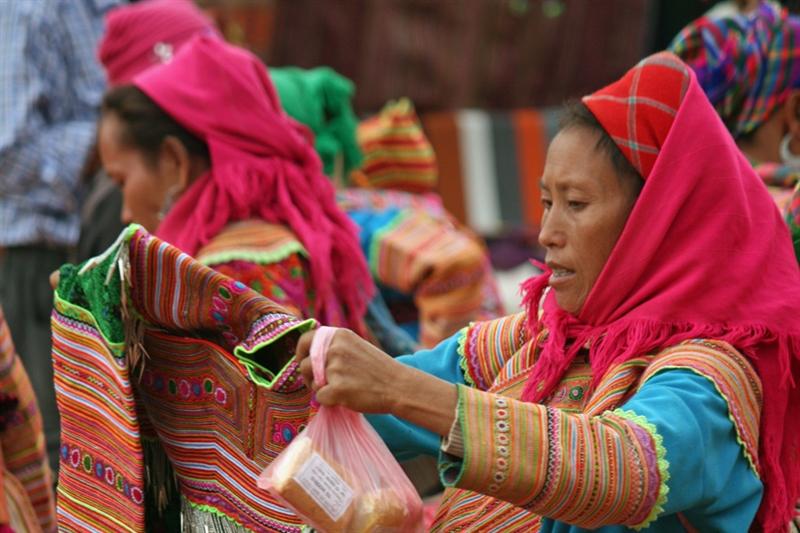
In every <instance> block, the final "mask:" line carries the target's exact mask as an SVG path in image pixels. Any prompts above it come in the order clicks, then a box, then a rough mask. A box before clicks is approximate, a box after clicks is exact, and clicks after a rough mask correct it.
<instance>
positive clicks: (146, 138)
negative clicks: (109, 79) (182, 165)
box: [101, 85, 210, 164]
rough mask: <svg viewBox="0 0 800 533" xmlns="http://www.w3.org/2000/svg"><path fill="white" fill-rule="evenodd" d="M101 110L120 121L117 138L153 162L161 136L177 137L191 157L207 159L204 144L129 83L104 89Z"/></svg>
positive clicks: (159, 147) (155, 158) (158, 148)
mask: <svg viewBox="0 0 800 533" xmlns="http://www.w3.org/2000/svg"><path fill="white" fill-rule="evenodd" d="M101 110H102V112H103V113H104V114H105V113H114V114H115V115H116V116H117V117H118V118H119V119H120V120H121V121H122V123H123V126H124V127H123V131H122V134H121V135H122V138H121V139H120V142H122V143H124V144H125V145H127V146H132V147H134V148H137V149H139V150H141V151H142V152H143V153H144V157H145V160H146V161H147V162H148V163H150V164H155V162H156V161H157V160H158V154H159V151H160V149H161V145H162V143H163V142H164V139H166V138H167V137H170V136H171V137H175V138H177V139H178V140H179V141H180V142H181V143H182V144H183V146H185V147H186V151H187V152H189V156H191V157H201V158H203V159H204V160H205V161H206V162H209V161H210V157H209V153H208V145H207V144H206V143H205V142H203V141H202V140H201V139H199V138H198V137H197V136H195V135H193V134H192V133H190V132H189V131H188V130H187V129H186V128H184V127H183V126H181V125H180V124H178V122H177V121H176V120H175V119H174V118H172V117H171V116H170V115H168V114H167V113H166V112H165V111H164V110H163V109H161V108H160V107H159V106H158V104H156V103H155V102H154V101H153V100H152V98H150V97H149V96H147V95H146V94H145V93H144V92H142V90H141V89H139V88H138V87H135V86H133V85H122V86H120V87H116V88H114V89H112V90H110V91H109V92H108V93H106V95H105V97H104V98H103V104H102V106H101Z"/></svg>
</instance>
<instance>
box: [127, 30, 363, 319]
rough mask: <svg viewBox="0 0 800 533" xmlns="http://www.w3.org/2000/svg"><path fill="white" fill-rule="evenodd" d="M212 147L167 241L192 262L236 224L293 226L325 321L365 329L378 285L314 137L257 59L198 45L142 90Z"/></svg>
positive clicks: (207, 43)
mask: <svg viewBox="0 0 800 533" xmlns="http://www.w3.org/2000/svg"><path fill="white" fill-rule="evenodd" d="M133 83H134V85H136V86H137V87H138V88H139V89H141V90H142V91H144V92H145V93H146V94H147V95H148V96H149V97H150V98H152V99H153V100H154V101H155V102H156V104H158V105H159V106H160V107H161V108H162V109H163V110H164V111H165V112H167V113H168V114H169V115H170V116H172V117H173V118H174V119H175V120H176V121H178V122H179V123H180V124H181V125H182V126H183V127H185V128H186V129H188V130H189V131H191V132H192V133H193V134H195V135H197V136H198V137H199V138H201V139H202V140H203V141H205V142H206V143H207V144H208V148H209V151H210V154H211V169H210V170H209V171H208V172H207V173H206V174H204V175H203V176H201V177H199V178H198V179H197V181H195V183H193V184H192V185H191V186H190V187H189V189H188V190H187V191H186V192H185V193H184V194H183V195H181V197H180V199H179V200H178V202H177V203H176V204H175V205H174V206H173V207H172V209H171V210H170V212H169V213H168V215H167V216H166V218H165V219H164V220H163V222H162V223H161V224H160V225H159V227H158V230H157V232H156V234H157V235H158V237H160V238H162V239H164V240H166V241H168V242H170V243H171V244H174V245H175V246H177V247H178V248H180V249H182V250H183V251H184V252H186V253H188V254H189V255H194V254H195V253H196V252H197V251H198V249H199V248H200V247H201V246H202V245H203V244H205V243H207V242H209V240H211V239H212V238H213V237H214V236H216V235H217V234H218V233H219V232H220V231H221V230H222V229H223V228H224V227H225V226H226V225H228V224H229V223H231V222H234V221H237V220H248V219H261V220H265V221H267V222H271V223H277V224H286V225H288V226H289V227H290V228H291V229H292V231H294V233H295V234H296V235H297V237H298V238H299V239H300V241H301V242H302V243H303V246H304V247H305V248H306V250H307V251H308V253H309V256H310V257H309V261H310V263H311V279H312V283H313V286H314V290H315V293H316V294H315V298H314V301H315V305H316V316H317V318H319V320H320V321H321V322H322V323H331V322H334V320H335V318H339V317H340V316H341V314H342V313H344V316H345V318H346V320H347V324H348V325H349V326H350V327H351V328H354V329H356V330H359V329H361V326H360V324H361V319H362V318H363V316H364V312H365V310H366V305H367V302H368V301H369V298H370V297H371V296H372V294H373V291H374V285H373V283H372V278H371V277H370V274H369V270H368V269H367V264H366V260H365V259H364V254H363V253H362V251H361V248H360V246H359V243H358V237H357V230H356V228H355V226H354V225H353V223H352V222H350V220H349V219H348V218H347V216H346V215H345V214H344V212H342V211H341V210H340V209H339V208H338V206H337V205H336V201H335V197H334V190H333V186H332V185H331V183H330V180H328V179H327V178H326V177H325V176H324V175H323V173H322V164H321V163H320V160H319V157H318V156H317V154H316V152H314V149H313V147H312V146H311V145H310V144H309V142H308V140H307V138H306V137H305V134H306V133H307V130H305V128H304V127H303V126H301V125H300V124H298V123H297V122H294V121H293V120H292V119H290V118H289V117H288V116H287V115H286V114H285V113H284V112H283V110H282V108H281V106H280V103H279V100H278V96H277V93H276V92H275V88H274V87H273V85H272V82H271V81H270V79H269V76H268V74H267V69H266V68H265V67H264V65H263V64H262V63H261V61H259V60H258V58H256V57H255V56H254V55H253V54H251V53H249V52H247V51H245V50H243V49H241V48H237V47H235V46H231V45H228V44H226V43H224V42H223V41H221V40H218V39H214V38H209V37H198V38H196V39H195V40H193V41H191V42H190V43H188V44H187V45H186V46H184V47H183V48H182V49H181V50H180V51H179V52H178V53H177V54H176V55H175V58H174V59H173V60H172V61H171V62H170V63H167V64H164V65H161V66H159V67H155V68H152V69H150V70H148V71H146V72H144V73H142V74H140V75H138V76H136V77H135V78H134V80H133Z"/></svg>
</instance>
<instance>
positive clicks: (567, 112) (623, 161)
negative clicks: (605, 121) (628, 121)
mask: <svg viewBox="0 0 800 533" xmlns="http://www.w3.org/2000/svg"><path fill="white" fill-rule="evenodd" d="M578 127H579V128H586V129H589V130H591V131H594V132H595V133H597V134H598V138H597V143H596V144H595V145H594V147H595V150H599V151H600V152H601V153H604V154H606V155H607V156H608V158H609V159H610V160H611V164H612V165H613V166H614V170H616V171H617V175H618V176H619V177H620V180H622V184H623V185H624V186H626V187H631V188H632V189H633V192H634V193H635V195H636V196H638V195H639V192H640V191H641V190H642V187H643V186H644V180H643V179H642V176H641V174H639V172H638V171H637V170H636V168H634V166H633V165H632V164H631V162H630V161H628V158H627V157H625V154H623V153H622V151H621V150H620V149H619V147H618V146H617V143H615V142H614V139H612V138H611V136H610V135H609V134H608V132H607V131H606V130H605V129H603V126H601V125H600V122H598V120H597V118H596V117H595V116H594V115H593V114H592V112H591V111H589V108H588V107H586V105H585V104H584V103H583V102H581V101H580V100H571V101H569V102H567V103H566V104H564V112H563V115H562V116H561V131H564V130H567V129H569V128H578Z"/></svg>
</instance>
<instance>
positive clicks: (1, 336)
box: [0, 308, 56, 531]
mask: <svg viewBox="0 0 800 533" xmlns="http://www.w3.org/2000/svg"><path fill="white" fill-rule="evenodd" d="M0 391H2V392H3V393H4V394H6V395H8V396H11V397H13V398H15V399H16V400H17V407H16V409H15V410H14V412H13V413H10V414H9V415H8V416H7V417H6V418H7V420H6V424H5V428H3V431H2V433H0V446H1V447H2V461H3V466H4V468H5V474H4V478H6V483H8V484H11V485H13V486H14V489H15V498H16V500H17V501H18V504H17V507H19V508H20V509H23V508H32V509H33V510H34V511H35V513H36V515H35V517H34V518H35V519H36V527H40V528H41V529H42V530H43V531H52V530H53V528H54V527H55V524H56V515H55V497H54V494H53V490H52V486H53V481H52V475H51V473H50V466H49V465H48V463H47V453H46V451H45V443H44V434H43V433H42V417H41V414H40V413H39V408H38V407H37V405H36V396H35V395H34V392H33V387H32V386H31V383H30V381H29V380H28V374H27V373H26V372H25V368H24V367H23V366H22V361H20V359H19V357H18V356H17V353H16V351H15V349H14V343H13V342H12V340H11V333H10V331H9V329H8V325H7V324H6V321H5V317H4V315H3V310H2V308H0ZM16 489H19V490H16ZM23 500H24V501H23ZM10 503H13V502H10ZM11 507H13V505H10V506H9V512H10V514H12V515H13V509H12V508H11Z"/></svg>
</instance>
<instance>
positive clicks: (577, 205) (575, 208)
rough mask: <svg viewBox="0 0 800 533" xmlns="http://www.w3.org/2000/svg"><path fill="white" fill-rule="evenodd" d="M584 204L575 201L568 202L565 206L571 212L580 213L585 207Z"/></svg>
mask: <svg viewBox="0 0 800 533" xmlns="http://www.w3.org/2000/svg"><path fill="white" fill-rule="evenodd" d="M586 205H587V204H586V202H577V201H570V202H567V206H568V207H569V208H570V209H571V210H573V211H580V210H582V209H583V208H584V207H586Z"/></svg>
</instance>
